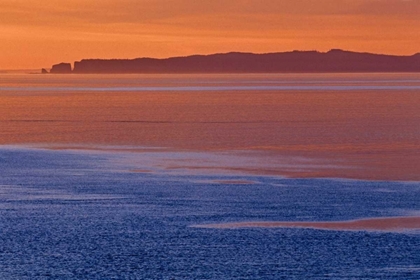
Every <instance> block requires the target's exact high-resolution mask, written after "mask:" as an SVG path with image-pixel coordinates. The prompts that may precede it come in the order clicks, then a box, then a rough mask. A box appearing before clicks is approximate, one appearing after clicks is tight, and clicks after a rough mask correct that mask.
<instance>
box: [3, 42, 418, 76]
mask: <svg viewBox="0 0 420 280" xmlns="http://www.w3.org/2000/svg"><path fill="white" fill-rule="evenodd" d="M332 51H342V52H351V53H359V54H371V55H385V56H396V57H411V56H415V55H420V51H419V52H416V53H413V54H405V55H402V54H390V53H375V52H369V51H353V50H346V49H340V48H331V49H329V50H328V51H318V50H315V49H311V50H309V49H308V50H297V49H295V50H288V51H275V52H247V51H227V52H214V53H207V54H203V53H193V54H187V55H177V56H167V57H151V56H137V57H132V58H117V57H113V58H99V57H98V58H81V59H79V60H73V62H70V63H72V64H73V63H74V62H78V61H82V60H135V59H156V60H165V59H171V58H186V57H191V56H212V55H226V54H235V53H236V54H251V55H267V54H280V53H293V52H317V53H321V54H326V53H329V52H332ZM65 61H66V60H62V61H61V62H58V63H63V62H65ZM42 68H44V69H51V67H36V68H9V69H0V74H8V73H10V72H22V71H38V70H39V69H42Z"/></svg>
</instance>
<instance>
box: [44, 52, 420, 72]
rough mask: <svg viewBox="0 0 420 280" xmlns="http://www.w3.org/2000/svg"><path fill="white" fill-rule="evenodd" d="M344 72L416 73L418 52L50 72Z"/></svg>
mask: <svg viewBox="0 0 420 280" xmlns="http://www.w3.org/2000/svg"><path fill="white" fill-rule="evenodd" d="M340 72H343V73H348V72H420V53H417V54H415V55H412V56H396V55H384V54H372V53H359V52H351V51H344V50H339V49H333V50H330V51H328V52H325V53H322V52H317V51H292V52H282V53H265V54H254V53H241V52H230V53H224V54H211V55H192V56H185V57H171V58H165V59H157V58H136V59H83V60H81V61H76V62H74V67H73V69H72V67H71V64H70V63H60V64H56V65H53V66H52V68H51V71H50V73H81V74H83V73H86V74H88V73H340Z"/></svg>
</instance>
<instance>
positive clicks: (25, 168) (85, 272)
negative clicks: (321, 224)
mask: <svg viewBox="0 0 420 280" xmlns="http://www.w3.org/2000/svg"><path fill="white" fill-rule="evenodd" d="M156 153H157V154H158V155H156ZM161 154H162V152H146V153H138V154H137V155H130V154H126V153H118V152H100V151H99V152H98V151H96V152H90V151H51V150H45V149H35V148H27V147H21V146H19V147H16V146H4V147H2V148H0V170H1V177H0V225H1V227H0V235H1V238H0V278H1V279H418V278H419V277H420V253H419V250H418V249H419V247H420V234H419V233H420V232H418V231H403V232H379V231H378V232H368V231H356V232H349V231H327V230H315V229H298V228H277V229H269V228H258V229H250V228H243V229H205V228H194V227H192V226H195V225H203V224H209V223H226V222H238V221H340V220H351V219H358V218H368V217H389V216H416V215H417V216H418V215H419V213H420V209H419V201H420V183H419V182H386V181H362V180H342V179H286V178H281V177H278V176H276V177H273V176H259V175H246V174H217V172H214V171H213V172H210V173H206V172H201V173H200V172H196V171H188V170H176V171H173V170H172V171H171V170H166V169H165V168H162V165H158V164H156V165H153V164H150V162H155V163H157V162H158V161H156V157H161V159H159V160H160V161H162V162H164V161H165V158H164V156H162V155H161ZM201 156H203V157H205V156H206V154H205V153H204V154H201ZM211 156H212V155H209V157H211ZM133 157H136V158H137V161H134V160H133ZM162 157H163V158H162ZM168 157H170V158H171V159H172V160H182V159H185V158H186V157H191V158H196V157H197V156H196V155H189V154H188V153H184V154H178V155H175V154H172V155H169V156H168ZM145 164H148V165H149V171H150V172H147V173H146V172H132V171H133V170H136V169H139V168H141V169H144V168H145ZM153 166H154V167H153ZM153 168H154V169H153ZM238 180H241V181H249V182H253V183H252V184H226V183H221V182H220V181H223V182H225V181H232V182H235V181H238Z"/></svg>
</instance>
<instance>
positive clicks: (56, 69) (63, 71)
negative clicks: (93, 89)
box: [50, 63, 72, 74]
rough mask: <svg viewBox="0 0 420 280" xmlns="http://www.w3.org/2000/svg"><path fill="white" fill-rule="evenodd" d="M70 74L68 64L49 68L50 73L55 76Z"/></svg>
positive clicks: (69, 65)
mask: <svg viewBox="0 0 420 280" xmlns="http://www.w3.org/2000/svg"><path fill="white" fill-rule="evenodd" d="M71 72H72V70H71V64H70V63H59V64H55V65H53V66H52V67H51V71H50V73H55V74H67V73H71Z"/></svg>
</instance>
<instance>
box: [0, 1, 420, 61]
mask: <svg viewBox="0 0 420 280" xmlns="http://www.w3.org/2000/svg"><path fill="white" fill-rule="evenodd" d="M419 14H420V1H416V0H411V1H407V0H405V1H404V0H352V1H350V0H319V1H313V0H300V1H294V0H286V1H281V2H280V1H275V0H260V1H257V0H232V1H228V2H226V1H221V0H214V1H193V0H174V1H164V0H156V1H147V0H122V1H115V0H102V1H99V0H91V1H82V0H72V1H66V2H65V3H63V1H59V0H51V1H48V2H42V4H40V2H39V1H35V0H25V1H24V0H15V1H11V0H4V1H2V2H0V41H1V43H0V53H2V55H1V56H0V69H19V68H20V69H23V68H40V67H49V66H50V65H51V64H54V63H58V62H61V61H67V62H73V61H76V60H80V59H82V58H135V57H157V58H164V57H171V56H185V55H191V54H210V53H220V52H230V51H241V52H254V53H266V52H282V51H291V50H295V49H298V50H318V51H328V50H329V49H331V48H341V49H346V50H352V51H367V52H375V53H386V54H399V55H411V54H414V53H417V52H419V51H420V47H419V46H420V36H418V34H420V17H418V15H419Z"/></svg>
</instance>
